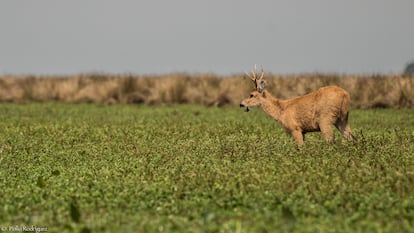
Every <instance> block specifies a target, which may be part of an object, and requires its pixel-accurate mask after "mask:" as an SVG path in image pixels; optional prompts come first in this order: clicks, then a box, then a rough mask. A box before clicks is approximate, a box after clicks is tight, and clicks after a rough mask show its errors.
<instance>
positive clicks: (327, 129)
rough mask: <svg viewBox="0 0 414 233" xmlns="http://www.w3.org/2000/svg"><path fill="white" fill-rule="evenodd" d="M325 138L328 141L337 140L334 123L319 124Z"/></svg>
mask: <svg viewBox="0 0 414 233" xmlns="http://www.w3.org/2000/svg"><path fill="white" fill-rule="evenodd" d="M319 128H320V130H321V133H322V135H323V138H325V140H326V141H327V142H335V136H334V132H333V125H332V124H331V123H321V124H320V125H319Z"/></svg>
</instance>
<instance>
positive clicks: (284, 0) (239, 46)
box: [0, 0, 414, 75]
mask: <svg viewBox="0 0 414 233" xmlns="http://www.w3.org/2000/svg"><path fill="white" fill-rule="evenodd" d="M0 30H1V31H0V42H1V43H0V74H4V73H11V74H27V73H32V74H49V75H50V74H76V73H80V72H95V71H99V72H110V73H126V72H128V73H129V72H130V73H136V74H158V73H169V72H190V73H194V72H201V73H204V72H214V73H217V74H231V73H240V72H244V71H247V70H251V68H252V66H253V64H255V63H257V64H262V65H263V66H264V68H265V70H266V71H268V72H273V73H279V74H286V73H301V72H340V73H344V72H345V73H356V74H360V73H371V72H375V73H389V72H401V71H402V70H403V69H404V67H405V65H406V63H407V62H409V61H412V60H413V59H414V1H413V0H392V1H391V0H280V1H279V0H254V1H252V0H208V1H207V0H204V1H199V0H174V1H167V0H165V1H161V0H112V1H109V0H67V1H59V0H37V1H33V0H25V1H24V0H2V1H1V2H0Z"/></svg>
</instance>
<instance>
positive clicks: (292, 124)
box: [240, 86, 356, 146]
mask: <svg viewBox="0 0 414 233" xmlns="http://www.w3.org/2000/svg"><path fill="white" fill-rule="evenodd" d="M349 102H350V97H349V94H348V92H346V91H345V90H344V89H342V88H339V87H337V86H327V87H322V88H320V89H318V90H316V91H314V92H311V93H309V94H307V95H303V96H299V97H296V98H292V99H287V100H280V99H277V98H275V97H273V96H272V95H271V94H270V93H269V92H268V91H266V90H263V91H261V92H259V91H258V90H255V91H253V92H251V94H250V97H249V98H247V99H245V100H243V101H242V102H241V104H240V107H246V110H247V111H248V110H249V108H251V107H254V106H260V107H261V108H262V109H263V110H264V111H265V112H266V113H267V114H268V115H269V116H271V117H272V118H273V119H275V120H276V121H277V122H279V123H280V124H281V125H282V127H283V128H284V129H285V131H286V132H287V133H288V134H290V135H292V137H293V138H294V139H295V142H296V144H297V145H298V146H301V145H302V144H303V140H304V136H305V134H306V133H308V132H317V131H321V132H322V134H323V137H324V138H325V140H326V141H328V142H333V141H334V134H333V126H335V127H336V128H337V129H338V130H339V131H340V132H341V134H342V135H343V136H344V137H345V138H346V139H348V140H352V141H353V142H356V138H355V137H354V136H353V135H352V132H351V128H350V127H349V124H348V114H349Z"/></svg>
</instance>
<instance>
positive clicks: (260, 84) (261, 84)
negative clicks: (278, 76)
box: [258, 80, 266, 93]
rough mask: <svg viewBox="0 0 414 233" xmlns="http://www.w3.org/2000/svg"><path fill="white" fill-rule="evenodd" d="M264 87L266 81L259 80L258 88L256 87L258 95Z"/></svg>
mask: <svg viewBox="0 0 414 233" xmlns="http://www.w3.org/2000/svg"><path fill="white" fill-rule="evenodd" d="M265 86H266V81H265V80H261V81H260V83H259V86H258V91H259V92H260V93H262V92H263V91H264V89H265Z"/></svg>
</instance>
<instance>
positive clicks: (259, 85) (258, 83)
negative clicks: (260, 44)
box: [246, 64, 265, 92]
mask: <svg viewBox="0 0 414 233" xmlns="http://www.w3.org/2000/svg"><path fill="white" fill-rule="evenodd" d="M246 74H247V76H248V77H249V78H250V79H251V80H252V81H253V83H254V85H255V88H256V90H257V91H258V92H262V91H263V90H264V87H265V80H264V79H263V78H264V70H263V66H262V73H261V74H260V78H257V68H256V64H254V68H253V70H252V76H250V75H249V73H247V72H246Z"/></svg>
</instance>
